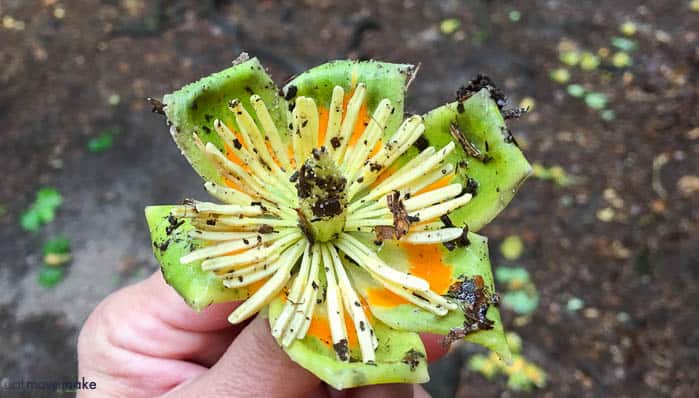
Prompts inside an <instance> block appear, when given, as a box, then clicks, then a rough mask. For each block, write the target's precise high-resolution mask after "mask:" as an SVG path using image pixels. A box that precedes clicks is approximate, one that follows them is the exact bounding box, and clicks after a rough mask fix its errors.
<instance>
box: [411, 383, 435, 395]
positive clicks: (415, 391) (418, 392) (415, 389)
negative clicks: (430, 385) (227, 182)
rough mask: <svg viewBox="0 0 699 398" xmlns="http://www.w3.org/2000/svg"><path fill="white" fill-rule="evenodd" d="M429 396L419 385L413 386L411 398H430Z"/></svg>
mask: <svg viewBox="0 0 699 398" xmlns="http://www.w3.org/2000/svg"><path fill="white" fill-rule="evenodd" d="M430 397H431V395H430V393H428V392H427V391H425V389H424V388H422V386H421V385H419V384H414V385H413V398H430Z"/></svg>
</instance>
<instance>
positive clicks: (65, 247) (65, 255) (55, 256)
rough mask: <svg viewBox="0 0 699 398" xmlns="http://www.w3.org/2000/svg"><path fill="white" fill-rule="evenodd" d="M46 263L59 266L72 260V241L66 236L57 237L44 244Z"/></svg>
mask: <svg viewBox="0 0 699 398" xmlns="http://www.w3.org/2000/svg"><path fill="white" fill-rule="evenodd" d="M42 251H43V252H44V263H45V264H46V265H49V266H53V267H55V266H59V265H63V264H65V263H67V262H68V261H70V259H71V255H70V240H68V238H66V237H65V236H56V237H53V238H51V239H49V240H48V241H46V243H44V247H43V249H42Z"/></svg>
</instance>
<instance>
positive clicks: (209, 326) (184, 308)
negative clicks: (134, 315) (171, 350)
mask: <svg viewBox="0 0 699 398" xmlns="http://www.w3.org/2000/svg"><path fill="white" fill-rule="evenodd" d="M135 287H136V288H137V289H138V291H139V293H140V295H139V296H140V300H139V301H140V303H139V304H138V305H139V306H140V307H141V308H147V310H148V312H150V313H152V314H153V315H154V316H156V317H157V318H158V319H160V320H162V321H163V322H165V323H167V324H169V325H171V326H173V327H175V328H178V329H182V330H187V331H192V332H212V331H217V330H222V329H226V328H230V327H231V324H230V323H229V322H228V315H229V314H230V313H231V312H233V310H234V309H235V308H236V307H237V306H238V305H240V303H239V302H228V303H221V304H212V305H209V306H208V307H206V308H204V309H202V310H201V311H196V310H194V309H192V308H191V307H190V306H188V305H187V303H186V302H185V301H184V299H183V298H182V297H181V296H180V295H179V294H178V293H177V291H175V289H173V288H172V287H171V286H170V285H168V284H167V282H166V281H165V278H164V277H163V274H162V273H161V272H160V270H158V271H156V272H155V273H153V274H152V275H151V276H150V277H148V278H147V279H145V280H144V281H142V282H140V283H138V284H136V285H135Z"/></svg>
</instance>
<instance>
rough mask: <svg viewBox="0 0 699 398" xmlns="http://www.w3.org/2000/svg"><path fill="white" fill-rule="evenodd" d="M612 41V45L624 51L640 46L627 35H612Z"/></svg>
mask: <svg viewBox="0 0 699 398" xmlns="http://www.w3.org/2000/svg"><path fill="white" fill-rule="evenodd" d="M611 43H612V46H614V47H616V48H618V49H619V50H622V51H634V50H635V49H636V48H638V45H637V44H636V42H635V41H633V40H631V39H627V38H626V37H618V36H617V37H612V39H611Z"/></svg>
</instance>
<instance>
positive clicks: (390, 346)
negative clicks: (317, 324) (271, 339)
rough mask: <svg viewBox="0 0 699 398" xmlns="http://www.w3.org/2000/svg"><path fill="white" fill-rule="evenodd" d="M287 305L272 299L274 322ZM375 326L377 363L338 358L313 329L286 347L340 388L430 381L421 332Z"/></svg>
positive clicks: (299, 359)
mask: <svg viewBox="0 0 699 398" xmlns="http://www.w3.org/2000/svg"><path fill="white" fill-rule="evenodd" d="M283 306H284V301H283V300H282V299H281V298H279V297H277V298H276V299H275V300H273V301H272V302H271V303H270V305H269V320H270V325H273V324H274V322H275V321H276V318H277V316H279V313H280V312H281V311H282V308H283ZM372 326H373V328H374V333H376V337H377V339H378V341H379V347H378V349H377V351H376V364H374V365H370V364H365V363H362V362H361V361H356V362H355V361H350V362H341V361H338V360H337V359H336V354H335V351H334V350H333V348H332V347H331V346H330V345H329V344H327V343H325V342H323V341H322V340H321V339H320V338H318V337H316V336H315V335H312V334H311V333H310V332H309V334H308V335H306V337H305V338H304V339H302V340H296V341H295V342H294V343H292V344H291V345H290V346H289V347H288V348H285V351H286V352H287V354H289V357H290V358H291V359H293V360H294V361H295V362H296V363H298V364H299V365H301V366H302V367H304V368H306V369H308V370H309V371H310V372H312V373H313V374H315V375H316V376H318V377H319V378H320V379H321V380H323V381H324V382H326V383H327V384H329V385H330V386H332V387H333V388H336V389H338V390H341V389H345V388H352V387H359V386H365V385H372V384H383V383H425V382H427V381H429V374H428V372H427V361H426V358H427V356H426V353H425V347H424V346H423V344H422V340H421V339H420V336H418V334H417V333H412V332H404V331H398V330H394V329H391V328H389V327H388V326H386V325H384V324H383V323H381V322H379V321H375V322H374V324H373V325H372ZM354 355H355V353H354V352H353V357H354ZM413 361H414V362H413ZM411 362H412V363H411Z"/></svg>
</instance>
